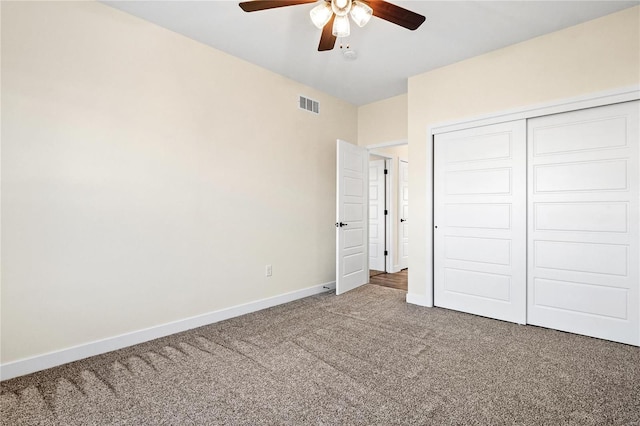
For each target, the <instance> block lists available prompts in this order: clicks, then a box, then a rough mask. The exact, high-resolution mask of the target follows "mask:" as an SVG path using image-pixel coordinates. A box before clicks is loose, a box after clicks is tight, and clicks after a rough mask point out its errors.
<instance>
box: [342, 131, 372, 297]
mask: <svg viewBox="0 0 640 426" xmlns="http://www.w3.org/2000/svg"><path fill="white" fill-rule="evenodd" d="M337 153H338V159H337V161H338V164H337V178H336V182H337V191H336V192H337V201H336V210H337V211H336V294H342V293H344V292H346V291H349V290H352V289H354V288H356V287H359V286H361V285H362V284H366V283H367V282H369V265H368V263H369V255H368V241H369V238H368V228H369V220H368V218H367V208H368V198H369V197H368V195H369V194H368V189H369V178H368V172H369V153H368V151H367V150H366V149H365V148H362V147H359V146H356V145H353V144H350V143H348V142H345V141H342V140H338V143H337Z"/></svg>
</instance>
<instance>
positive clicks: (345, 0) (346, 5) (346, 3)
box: [331, 0, 351, 16]
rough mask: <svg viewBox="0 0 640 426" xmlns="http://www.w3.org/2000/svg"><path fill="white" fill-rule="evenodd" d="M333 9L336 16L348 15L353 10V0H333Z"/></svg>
mask: <svg viewBox="0 0 640 426" xmlns="http://www.w3.org/2000/svg"><path fill="white" fill-rule="evenodd" d="M331 10H333V13H335V14H336V16H347V14H348V13H349V11H350V10H351V0H331Z"/></svg>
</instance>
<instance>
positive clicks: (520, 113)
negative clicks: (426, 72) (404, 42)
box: [406, 85, 640, 307]
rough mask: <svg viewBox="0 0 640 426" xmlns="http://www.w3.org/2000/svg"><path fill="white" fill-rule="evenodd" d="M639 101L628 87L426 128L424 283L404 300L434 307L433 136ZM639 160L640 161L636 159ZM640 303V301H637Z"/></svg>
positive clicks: (639, 92)
mask: <svg viewBox="0 0 640 426" xmlns="http://www.w3.org/2000/svg"><path fill="white" fill-rule="evenodd" d="M636 100H640V85H634V86H627V87H623V88H617V89H612V90H607V91H603V92H596V93H591V94H587V95H582V96H577V97H572V98H567V99H560V100H555V101H551V102H545V103H542V104H535V105H530V106H526V107H523V108H516V109H511V110H507V111H500V112H497V113H492V114H487V115H482V116H478V117H473V118H470V119H464V120H456V121H450V122H445V123H437V124H434V125H430V126H428V127H427V129H426V130H427V138H426V149H425V151H426V163H425V166H426V167H425V172H426V173H425V174H426V185H425V187H426V188H427V193H426V194H425V211H426V217H425V223H426V247H425V248H426V250H425V254H426V258H427V259H428V260H427V262H426V263H425V269H426V270H425V277H426V282H424V283H422V284H418V285H417V287H418V288H416V289H415V290H414V291H413V292H412V286H411V283H410V285H409V291H408V292H407V297H406V301H407V303H411V304H414V305H420V306H425V307H433V301H434V294H433V291H434V285H433V283H434V275H433V274H434V238H433V226H434V225H433V219H434V218H433V214H434V210H433V209H434V198H433V197H434V185H433V184H434V179H433V177H434V176H433V172H434V167H433V166H434V158H433V152H434V151H433V150H434V139H435V135H437V134H440V133H446V132H451V131H454V130H463V129H468V128H472V127H479V126H486V125H489V124H497V123H502V122H505V121H515V120H521V119H530V118H535V117H540V116H543V115H549V114H559V113H563V112H569V111H575V110H580V109H585V108H594V107H599V106H604V105H610V104H616V103H621V102H629V101H636ZM638 161H640V158H639V159H638ZM636 261H638V262H640V259H636ZM639 303H640V301H639Z"/></svg>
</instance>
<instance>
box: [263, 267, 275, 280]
mask: <svg viewBox="0 0 640 426" xmlns="http://www.w3.org/2000/svg"><path fill="white" fill-rule="evenodd" d="M272 273H273V270H272V269H271V265H267V266H266V267H265V268H264V274H265V276H267V277H270V276H271V274H272Z"/></svg>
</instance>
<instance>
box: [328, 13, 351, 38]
mask: <svg viewBox="0 0 640 426" xmlns="http://www.w3.org/2000/svg"><path fill="white" fill-rule="evenodd" d="M350 33H351V26H350V24H349V17H348V16H336V19H334V20H333V29H332V31H331V34H333V35H334V36H336V37H349V34H350Z"/></svg>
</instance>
